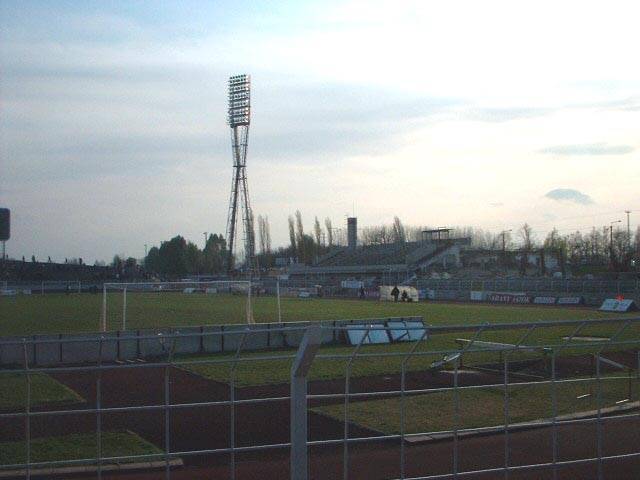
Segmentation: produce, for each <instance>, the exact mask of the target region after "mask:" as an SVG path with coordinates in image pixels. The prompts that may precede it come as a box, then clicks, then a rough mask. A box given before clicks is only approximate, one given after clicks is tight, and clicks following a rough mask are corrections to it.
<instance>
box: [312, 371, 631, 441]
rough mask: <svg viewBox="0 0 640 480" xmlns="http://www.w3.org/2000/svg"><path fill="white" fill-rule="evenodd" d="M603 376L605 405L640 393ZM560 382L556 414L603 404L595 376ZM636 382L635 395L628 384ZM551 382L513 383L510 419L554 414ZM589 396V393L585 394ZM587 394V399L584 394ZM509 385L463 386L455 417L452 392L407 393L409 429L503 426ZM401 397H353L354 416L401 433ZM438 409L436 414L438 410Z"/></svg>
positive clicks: (337, 414) (334, 411) (340, 412)
mask: <svg viewBox="0 0 640 480" xmlns="http://www.w3.org/2000/svg"><path fill="white" fill-rule="evenodd" d="M603 378H604V379H603V380H602V381H601V389H602V391H601V399H602V403H601V406H602V408H605V407H612V406H615V404H616V402H618V401H620V400H623V399H629V400H630V401H634V400H636V399H637V398H638V381H637V379H635V378H634V379H633V380H632V382H631V384H630V383H629V381H628V380H627V379H614V380H606V377H603ZM584 380H586V381H584V382H571V383H559V384H557V385H556V395H557V414H558V415H566V414H575V413H578V412H585V411H592V410H596V409H597V408H598V395H597V387H596V382H595V380H594V379H584ZM630 386H631V395H629V393H630V392H629V387H630ZM551 392H552V386H551V384H541V385H523V386H510V387H509V423H518V422H526V421H531V420H538V419H547V418H551V417H552V416H553V403H552V393H551ZM585 395H588V396H585ZM581 397H582V398H581ZM504 398H505V393H504V388H496V387H491V388H488V387H485V388H481V389H468V390H464V389H463V390H460V391H459V397H458V401H459V417H457V418H456V413H455V408H454V405H455V399H454V393H453V391H446V392H438V393H431V394H425V395H415V396H407V397H405V408H406V410H405V411H406V412H407V415H406V417H405V433H422V432H436V431H442V430H453V429H454V427H456V426H457V427H458V428H479V427H490V426H496V425H503V424H504V423H505V414H504ZM400 407H401V400H400V398H399V397H393V398H387V399H380V400H370V401H366V402H365V401H360V402H352V403H351V404H350V405H349V420H350V421H354V422H355V423H357V424H359V425H362V426H364V427H368V428H371V429H374V430H377V431H379V432H383V433H387V434H398V433H400V431H401V423H400V422H401V414H400V412H401V408H400ZM314 410H315V411H318V412H321V413H324V414H325V415H329V416H331V417H334V418H337V419H339V420H342V419H344V405H343V404H338V405H330V406H324V407H317V408H315V409H314ZM435 412H437V414H436V413H435Z"/></svg>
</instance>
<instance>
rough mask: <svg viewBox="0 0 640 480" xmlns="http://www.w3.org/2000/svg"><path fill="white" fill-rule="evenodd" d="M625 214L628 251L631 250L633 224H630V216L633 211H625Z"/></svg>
mask: <svg viewBox="0 0 640 480" xmlns="http://www.w3.org/2000/svg"><path fill="white" fill-rule="evenodd" d="M624 213H626V214H627V250H629V251H630V250H631V224H630V223H629V214H630V213H631V210H625V211H624Z"/></svg>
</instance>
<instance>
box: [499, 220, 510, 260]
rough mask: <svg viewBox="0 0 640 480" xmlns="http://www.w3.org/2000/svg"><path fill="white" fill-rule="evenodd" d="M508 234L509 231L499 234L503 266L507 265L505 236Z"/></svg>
mask: <svg viewBox="0 0 640 480" xmlns="http://www.w3.org/2000/svg"><path fill="white" fill-rule="evenodd" d="M509 232H511V229H509V230H503V231H501V232H500V236H501V237H502V263H504V265H506V264H507V242H506V239H505V235H506V234H507V233H509Z"/></svg>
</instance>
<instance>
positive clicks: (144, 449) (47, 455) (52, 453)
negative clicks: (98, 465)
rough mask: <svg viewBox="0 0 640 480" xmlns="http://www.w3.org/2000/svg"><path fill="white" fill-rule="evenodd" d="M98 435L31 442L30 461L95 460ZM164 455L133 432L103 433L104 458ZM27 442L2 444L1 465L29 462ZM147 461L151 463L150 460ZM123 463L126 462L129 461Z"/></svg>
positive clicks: (74, 435)
mask: <svg viewBox="0 0 640 480" xmlns="http://www.w3.org/2000/svg"><path fill="white" fill-rule="evenodd" d="M96 438H97V437H96V435H95V434H73V435H65V436H56V437H43V438H33V439H31V461H32V462H50V461H61V460H83V459H91V458H96V452H97V447H96ZM160 453H162V451H161V450H159V449H158V448H157V447H156V446H155V445H153V444H151V443H149V442H147V441H146V440H144V439H142V438H140V437H139V436H138V435H136V434H135V433H132V432H128V431H123V432H103V433H102V456H103V457H119V456H128V455H153V454H160ZM26 459H27V450H26V444H25V442H5V443H0V465H15V464H19V463H24V462H26ZM147 461H148V460H147ZM124 462H127V461H126V460H125V461H124Z"/></svg>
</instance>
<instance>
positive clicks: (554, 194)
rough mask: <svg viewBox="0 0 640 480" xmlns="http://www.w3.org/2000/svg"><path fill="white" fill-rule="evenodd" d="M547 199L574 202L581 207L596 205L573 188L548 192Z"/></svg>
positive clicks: (588, 197)
mask: <svg viewBox="0 0 640 480" xmlns="http://www.w3.org/2000/svg"><path fill="white" fill-rule="evenodd" d="M545 197H546V198H549V199H551V200H556V201H558V202H573V203H578V204H580V205H592V204H593V203H595V202H594V201H593V199H592V198H591V197H590V196H589V195H587V194H586V193H582V192H579V191H578V190H574V189H572V188H556V189H555V190H551V191H550V192H547V193H546V194H545Z"/></svg>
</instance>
